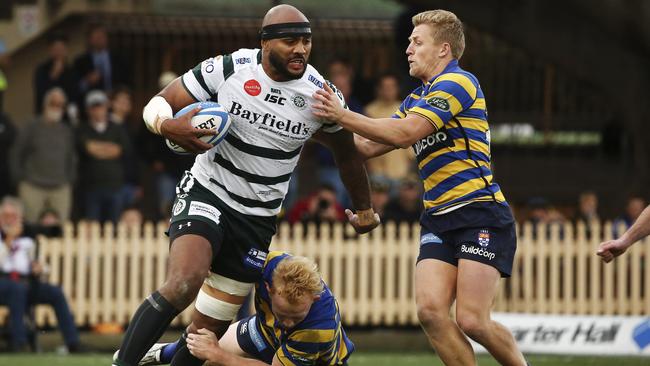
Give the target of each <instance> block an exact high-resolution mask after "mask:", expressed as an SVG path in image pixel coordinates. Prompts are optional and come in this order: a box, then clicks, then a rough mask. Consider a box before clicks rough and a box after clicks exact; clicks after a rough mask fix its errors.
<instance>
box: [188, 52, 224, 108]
mask: <svg viewBox="0 0 650 366" xmlns="http://www.w3.org/2000/svg"><path fill="white" fill-rule="evenodd" d="M224 65H225V66H226V68H224ZM228 69H231V70H230V71H229V70H228ZM228 73H232V56H231V55H226V56H216V57H211V58H208V59H206V60H205V61H203V62H201V63H200V64H198V65H196V66H195V67H194V68H193V69H191V70H189V71H187V72H186V73H185V74H183V77H182V78H181V81H182V82H183V86H184V87H185V89H186V90H187V91H188V92H189V93H190V95H191V96H192V97H193V98H194V99H196V100H197V101H200V102H204V101H206V100H209V99H211V98H213V97H214V96H216V94H217V92H218V91H219V88H221V85H222V84H223V83H224V81H225V80H226V78H227V76H230V75H227V74H228Z"/></svg>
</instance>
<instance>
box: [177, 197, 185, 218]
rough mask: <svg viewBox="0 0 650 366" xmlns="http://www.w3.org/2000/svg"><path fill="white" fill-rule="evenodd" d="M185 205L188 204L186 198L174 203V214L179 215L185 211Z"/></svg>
mask: <svg viewBox="0 0 650 366" xmlns="http://www.w3.org/2000/svg"><path fill="white" fill-rule="evenodd" d="M185 205H187V203H186V202H185V200H182V199H179V200H178V201H177V202H176V204H175V205H174V216H177V215H178V214H180V213H181V212H183V210H184V209H185Z"/></svg>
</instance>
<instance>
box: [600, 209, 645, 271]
mask: <svg viewBox="0 0 650 366" xmlns="http://www.w3.org/2000/svg"><path fill="white" fill-rule="evenodd" d="M648 235H650V206H648V207H646V208H645V210H643V212H641V215H640V216H639V218H638V219H637V220H636V222H635V223H634V224H633V225H632V226H630V228H629V229H627V231H626V232H625V233H623V235H621V237H620V238H618V239H615V240H609V241H606V242H604V243H601V244H600V246H599V247H598V251H597V252H596V254H598V255H599V256H601V257H602V259H603V261H604V262H605V263H609V262H611V261H612V260H614V258H615V257H618V256H619V255H621V254H623V253H625V251H626V250H627V248H629V247H630V246H632V244H634V243H636V242H637V241H639V240H641V239H643V238H645V237H646V236H648Z"/></svg>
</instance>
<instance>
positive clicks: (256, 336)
mask: <svg viewBox="0 0 650 366" xmlns="http://www.w3.org/2000/svg"><path fill="white" fill-rule="evenodd" d="M255 319H257V317H255V316H254V317H251V318H250V320H249V321H248V331H249V334H250V336H251V341H253V344H254V345H255V348H257V351H258V352H262V351H264V350H265V349H266V342H265V341H264V338H263V337H262V335H261V334H260V333H259V332H258V331H257V327H256V326H255Z"/></svg>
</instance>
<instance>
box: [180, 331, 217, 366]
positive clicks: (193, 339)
mask: <svg viewBox="0 0 650 366" xmlns="http://www.w3.org/2000/svg"><path fill="white" fill-rule="evenodd" d="M197 332H198V333H190V334H188V335H187V349H188V350H189V351H190V353H191V354H192V355H193V356H194V357H197V358H200V359H201V360H205V361H209V362H216V358H218V355H219V354H220V353H221V352H222V349H221V348H220V347H219V340H218V339H217V335H216V334H214V333H213V332H211V331H209V330H207V329H205V328H201V329H199V330H198V331H197Z"/></svg>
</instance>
